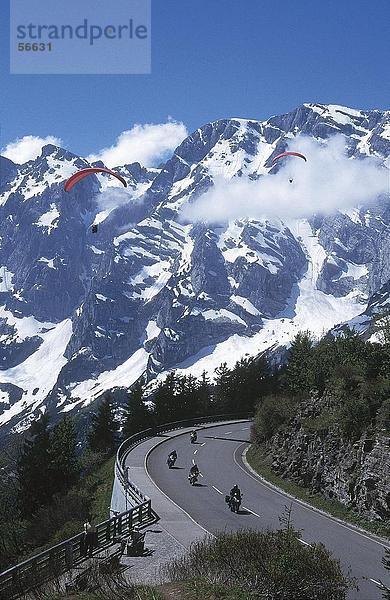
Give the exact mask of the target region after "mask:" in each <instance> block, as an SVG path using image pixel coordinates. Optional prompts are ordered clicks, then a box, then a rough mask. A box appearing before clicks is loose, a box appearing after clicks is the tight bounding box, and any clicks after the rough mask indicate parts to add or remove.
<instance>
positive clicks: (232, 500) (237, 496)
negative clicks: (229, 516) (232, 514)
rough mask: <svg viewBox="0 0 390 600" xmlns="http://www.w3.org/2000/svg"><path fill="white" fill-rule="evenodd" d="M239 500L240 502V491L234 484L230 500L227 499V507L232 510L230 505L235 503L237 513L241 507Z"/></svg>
mask: <svg viewBox="0 0 390 600" xmlns="http://www.w3.org/2000/svg"><path fill="white" fill-rule="evenodd" d="M241 500H242V494H241V490H240V488H239V487H238V485H237V484H235V485H234V486H233V487H232V489H231V490H230V499H229V506H230V508H231V509H232V510H233V508H232V504H234V503H236V504H237V507H236V508H237V511H238V510H239V508H240V505H241Z"/></svg>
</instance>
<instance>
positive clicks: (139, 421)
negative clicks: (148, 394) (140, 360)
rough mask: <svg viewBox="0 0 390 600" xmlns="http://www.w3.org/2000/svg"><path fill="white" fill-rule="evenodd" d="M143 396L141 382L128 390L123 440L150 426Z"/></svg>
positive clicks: (149, 417) (149, 418)
mask: <svg viewBox="0 0 390 600" xmlns="http://www.w3.org/2000/svg"><path fill="white" fill-rule="evenodd" d="M143 394H144V389H143V384H142V382H138V383H136V384H135V385H134V387H133V388H132V389H131V390H130V393H129V397H128V403H127V408H126V418H125V422H124V425H123V437H124V439H126V438H128V437H130V436H131V435H134V434H135V433H138V432H139V431H142V430H143V429H148V427H150V426H151V415H150V413H149V411H148V409H147V408H146V406H145V404H144V402H143Z"/></svg>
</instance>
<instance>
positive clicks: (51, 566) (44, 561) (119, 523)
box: [0, 413, 252, 600]
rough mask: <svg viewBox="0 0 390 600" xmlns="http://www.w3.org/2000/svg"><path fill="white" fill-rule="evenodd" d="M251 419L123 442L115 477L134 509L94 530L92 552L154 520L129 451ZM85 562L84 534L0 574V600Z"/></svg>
mask: <svg viewBox="0 0 390 600" xmlns="http://www.w3.org/2000/svg"><path fill="white" fill-rule="evenodd" d="M251 416H252V415H248V414H247V413H238V414H237V413H236V414H231V415H212V416H208V417H199V418H196V419H186V420H184V421H175V422H173V423H165V424H164V425H159V426H157V427H151V428H149V429H145V430H144V431H140V432H139V433H137V434H135V435H133V436H131V437H129V438H128V439H127V440H125V441H124V442H123V443H122V444H121V445H120V446H119V448H118V451H117V455H116V461H115V477H116V478H117V480H118V481H119V483H120V485H121V486H122V487H123V489H124V491H125V495H126V498H127V494H129V495H130V496H131V500H132V502H133V503H134V505H133V506H132V507H131V508H130V509H129V510H126V511H124V512H122V513H120V514H116V515H114V516H112V517H111V518H110V519H107V521H103V523H99V524H98V525H97V526H96V542H95V548H94V550H95V551H96V550H101V549H103V548H105V547H107V546H109V545H110V544H111V543H112V542H113V540H114V538H115V537H116V536H120V535H126V534H128V533H129V531H130V528H131V527H132V526H133V525H134V524H141V523H144V522H146V521H149V520H150V519H151V518H152V517H153V512H152V503H151V500H150V498H148V496H146V495H145V494H144V493H143V492H142V491H141V490H140V489H139V488H138V487H137V486H136V485H135V484H134V483H133V482H131V481H130V480H129V479H128V477H127V473H126V471H125V467H124V461H125V459H126V456H127V454H128V453H129V452H130V450H131V449H132V448H134V447H135V446H137V445H138V444H139V443H140V442H142V441H143V440H145V439H147V438H149V437H152V436H156V435H159V434H160V433H164V432H166V431H173V430H175V429H182V428H183V427H199V426H200V425H205V424H207V423H214V422H218V421H222V420H230V421H233V420H241V419H248V418H251ZM85 559H86V555H85V553H84V533H79V534H77V535H75V536H74V537H72V538H70V539H68V540H65V541H63V542H61V543H59V544H57V545H56V546H52V547H51V548H48V549H47V550H44V551H43V552H40V553H39V554H36V555H35V556H33V557H31V558H28V559H26V560H25V561H23V562H21V563H19V564H17V565H15V566H14V567H11V568H9V569H7V570H6V571H3V572H2V573H0V598H1V600H13V599H15V598H18V597H20V596H23V595H24V594H26V593H27V592H29V591H30V590H32V589H34V588H37V587H39V586H40V585H42V584H43V583H45V582H46V581H48V580H50V579H53V578H55V577H59V576H61V575H63V574H64V573H65V572H66V571H70V570H71V569H72V568H73V567H75V566H77V565H78V564H80V563H81V562H83V561H84V560H85Z"/></svg>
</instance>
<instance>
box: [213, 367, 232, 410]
mask: <svg viewBox="0 0 390 600" xmlns="http://www.w3.org/2000/svg"><path fill="white" fill-rule="evenodd" d="M214 379H215V407H216V412H217V413H220V414H222V413H228V412H231V411H232V410H233V400H234V389H233V387H232V372H231V370H230V369H229V368H228V366H227V363H222V364H221V365H220V366H219V367H217V368H216V369H215V378H214Z"/></svg>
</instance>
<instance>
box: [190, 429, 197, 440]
mask: <svg viewBox="0 0 390 600" xmlns="http://www.w3.org/2000/svg"><path fill="white" fill-rule="evenodd" d="M197 439H198V434H197V433H196V431H195V429H194V430H193V431H191V442H196V440H197Z"/></svg>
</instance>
